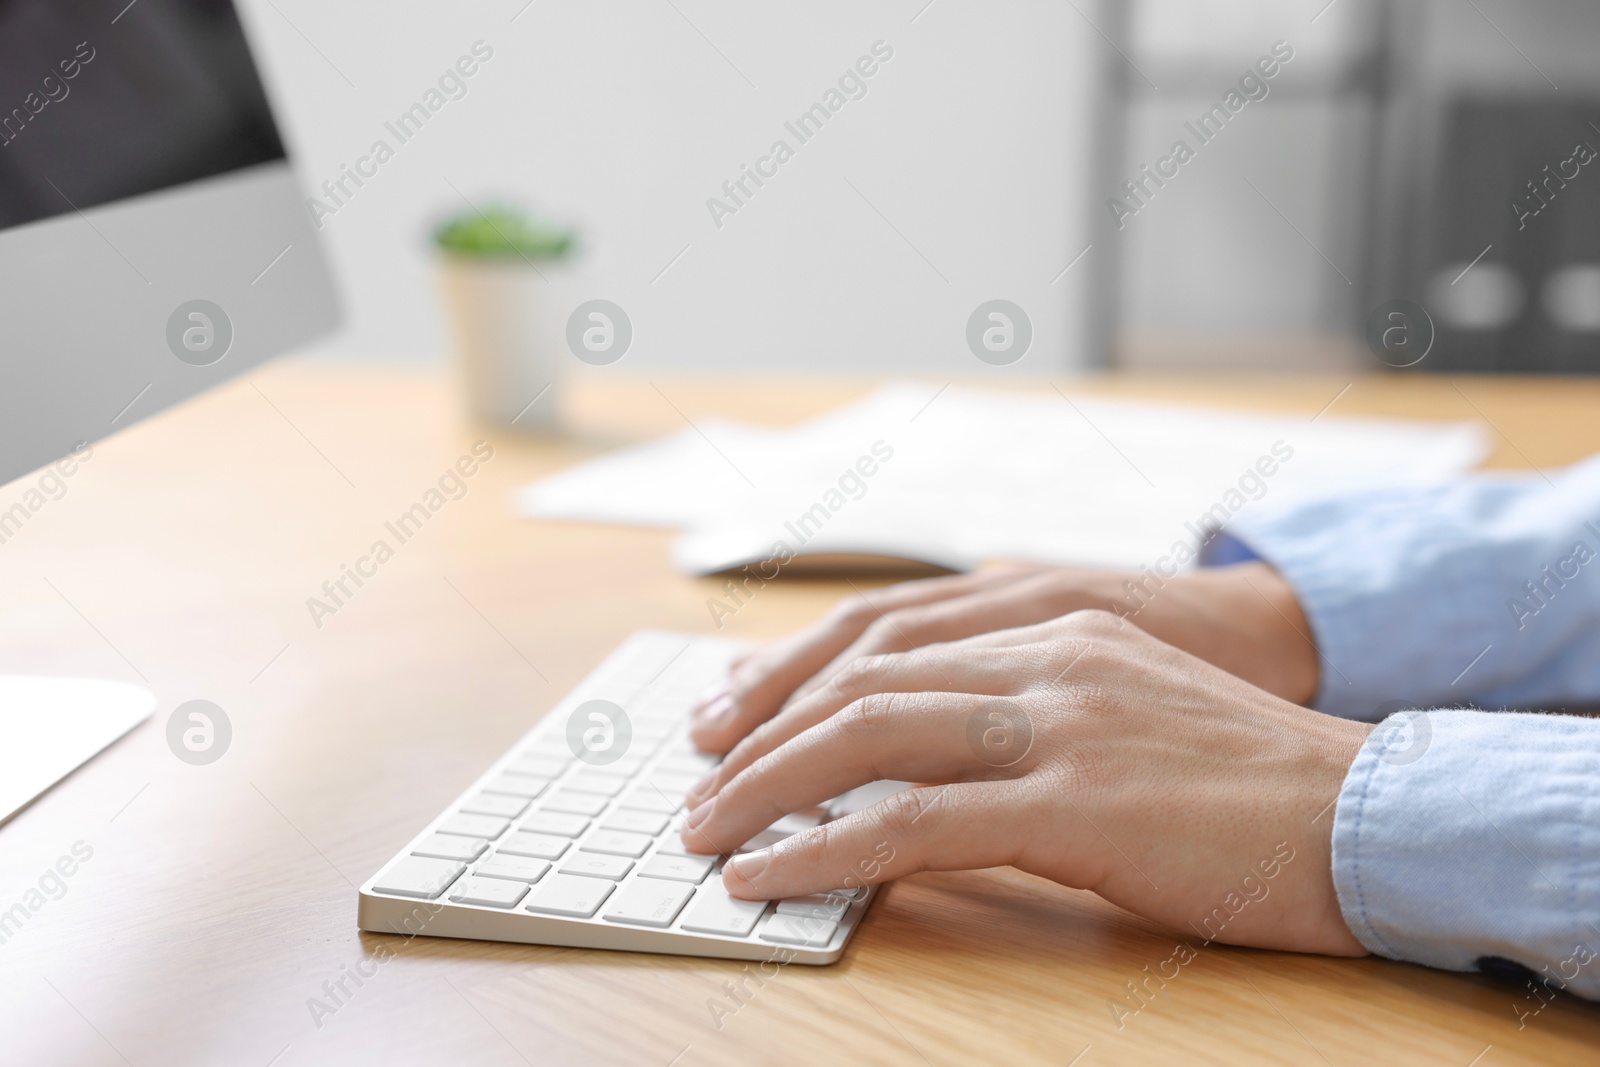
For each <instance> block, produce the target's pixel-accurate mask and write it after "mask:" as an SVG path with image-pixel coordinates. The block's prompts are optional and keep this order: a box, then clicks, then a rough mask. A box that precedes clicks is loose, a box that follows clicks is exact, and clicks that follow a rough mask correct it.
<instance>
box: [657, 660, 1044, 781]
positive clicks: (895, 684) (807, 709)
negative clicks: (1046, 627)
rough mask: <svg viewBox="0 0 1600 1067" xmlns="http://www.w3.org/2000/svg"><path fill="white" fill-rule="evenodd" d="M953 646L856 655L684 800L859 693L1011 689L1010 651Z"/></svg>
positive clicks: (738, 748) (985, 692) (737, 748)
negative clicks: (976, 652)
mask: <svg viewBox="0 0 1600 1067" xmlns="http://www.w3.org/2000/svg"><path fill="white" fill-rule="evenodd" d="M957 647H958V646H955V645H948V646H946V645H939V646H934V647H932V648H921V649H917V650H916V651H914V652H905V653H898V654H895V655H889V656H874V657H871V658H869V659H859V660H856V661H855V662H853V663H851V664H850V665H849V666H847V667H846V668H845V669H844V670H843V671H841V672H840V673H839V674H837V675H835V676H834V678H833V681H832V682H831V683H830V684H829V685H827V686H826V687H824V688H823V689H820V690H818V691H817V692H815V693H813V694H812V695H811V696H809V697H807V698H806V699H805V700H802V701H800V702H799V703H797V704H793V705H791V706H789V707H787V708H785V709H784V710H783V711H782V712H780V713H779V714H778V716H777V717H776V718H773V719H771V720H769V721H767V722H765V723H762V724H761V725H760V726H758V727H756V729H755V730H754V731H752V732H751V733H750V735H749V736H748V737H746V738H745V739H744V740H743V741H740V742H739V743H738V744H737V745H736V746H734V749H733V751H732V752H729V753H728V754H727V756H726V757H725V758H724V759H723V760H722V762H721V763H719V764H718V765H717V766H715V767H713V768H712V769H711V770H710V771H708V772H707V773H706V776H705V777H704V778H702V779H701V780H700V781H699V782H696V783H695V785H694V786H693V788H691V789H690V790H689V793H688V795H687V796H686V797H685V801H686V802H687V803H688V804H689V805H690V806H691V807H693V806H695V805H698V804H699V803H701V802H702V801H704V800H705V799H706V798H707V797H709V796H711V795H712V794H713V793H715V792H716V791H717V790H718V789H720V788H721V787H722V786H723V785H724V784H726V783H727V782H728V781H730V780H731V779H732V778H733V776H734V775H736V774H738V773H739V772H740V771H742V770H744V769H745V768H746V767H749V766H750V765H751V764H753V763H754V762H755V761H756V760H758V759H760V758H761V757H763V756H765V755H767V754H768V753H770V752H773V751H775V750H776V749H777V748H778V747H779V746H780V745H782V744H784V743H785V742H787V741H789V740H791V739H793V738H795V737H798V736H799V735H800V734H802V733H804V732H805V731H806V730H809V729H811V728H812V727H813V726H816V725H817V724H818V723H820V722H822V721H824V720H826V719H827V718H828V717H829V716H831V715H834V714H837V713H838V712H840V711H842V710H843V709H844V708H845V707H846V706H847V705H849V704H850V703H851V702H852V701H856V700H859V699H861V698H862V697H866V696H869V695H872V694H875V693H927V692H950V693H971V694H978V695H984V696H1004V695H1006V694H1009V693H1010V692H1011V691H1012V688H1013V686H1014V685H1015V681H1016V677H1017V674H1016V670H1015V664H1014V663H1013V662H1012V660H1013V658H1014V657H1011V656H1006V655H989V656H983V657H973V656H960V655H958V654H956V653H955V652H953V651H952V650H953V649H955V648H957Z"/></svg>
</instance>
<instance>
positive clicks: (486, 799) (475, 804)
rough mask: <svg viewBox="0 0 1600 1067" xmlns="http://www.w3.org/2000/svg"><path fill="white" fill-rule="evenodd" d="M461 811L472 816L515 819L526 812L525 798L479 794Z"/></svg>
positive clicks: (501, 794) (526, 803)
mask: <svg viewBox="0 0 1600 1067" xmlns="http://www.w3.org/2000/svg"><path fill="white" fill-rule="evenodd" d="M461 810H462V811H465V812H469V813H470V814H473V815H498V816H500V817H501V818H502V819H515V818H516V817H517V816H518V815H521V814H522V813H523V812H525V811H527V810H528V798H527V797H514V796H511V795H510V794H508V793H479V794H478V795H477V796H475V797H473V798H472V799H471V800H469V801H467V802H466V803H465V804H463V805H461Z"/></svg>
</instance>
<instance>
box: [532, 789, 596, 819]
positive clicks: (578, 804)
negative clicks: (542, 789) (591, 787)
mask: <svg viewBox="0 0 1600 1067" xmlns="http://www.w3.org/2000/svg"><path fill="white" fill-rule="evenodd" d="M609 803H610V801H608V800H607V799H606V798H605V797H598V796H595V795H594V794H593V793H574V792H572V791H571V790H569V789H562V790H559V791H558V792H556V793H554V794H553V795H551V797H550V799H548V800H546V801H545V802H544V810H546V811H565V812H570V813H571V814H573V815H599V814H600V813H601V812H602V811H604V810H606V805H607V804H609Z"/></svg>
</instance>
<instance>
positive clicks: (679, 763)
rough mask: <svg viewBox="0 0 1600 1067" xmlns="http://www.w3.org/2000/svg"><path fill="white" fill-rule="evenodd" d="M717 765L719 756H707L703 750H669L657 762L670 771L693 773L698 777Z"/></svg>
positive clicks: (659, 765) (660, 766)
mask: <svg viewBox="0 0 1600 1067" xmlns="http://www.w3.org/2000/svg"><path fill="white" fill-rule="evenodd" d="M716 765H717V757H715V756H707V755H706V754H705V753H703V752H669V753H668V754H667V755H665V756H662V757H661V760H660V762H658V763H657V764H656V766H657V767H659V768H660V769H662V770H663V771H667V772H669V773H677V774H692V775H695V776H696V777H699V776H700V775H702V774H705V773H706V772H707V771H709V770H710V769H711V768H713V767H715V766H716Z"/></svg>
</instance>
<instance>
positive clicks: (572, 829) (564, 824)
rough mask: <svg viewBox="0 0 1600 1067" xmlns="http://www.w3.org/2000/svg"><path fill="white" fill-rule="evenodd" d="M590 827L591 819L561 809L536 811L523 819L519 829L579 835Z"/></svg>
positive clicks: (572, 835) (570, 835) (540, 832)
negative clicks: (569, 813)
mask: <svg viewBox="0 0 1600 1067" xmlns="http://www.w3.org/2000/svg"><path fill="white" fill-rule="evenodd" d="M588 828H589V820H588V819H585V818H584V817H583V816H582V815H568V814H566V813H565V812H560V811H536V812H534V813H533V814H532V815H530V816H528V817H527V818H526V819H523V820H522V825H521V826H519V827H517V829H519V830H532V831H533V832H534V833H538V834H559V835H560V836H562V837H577V836H578V835H579V834H581V833H583V832H584V831H585V830H587V829H588Z"/></svg>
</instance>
